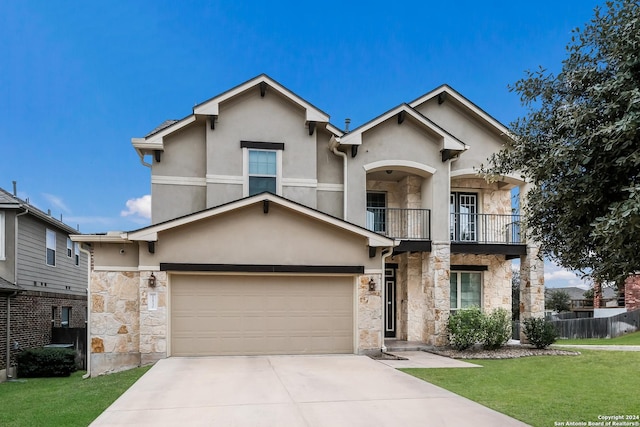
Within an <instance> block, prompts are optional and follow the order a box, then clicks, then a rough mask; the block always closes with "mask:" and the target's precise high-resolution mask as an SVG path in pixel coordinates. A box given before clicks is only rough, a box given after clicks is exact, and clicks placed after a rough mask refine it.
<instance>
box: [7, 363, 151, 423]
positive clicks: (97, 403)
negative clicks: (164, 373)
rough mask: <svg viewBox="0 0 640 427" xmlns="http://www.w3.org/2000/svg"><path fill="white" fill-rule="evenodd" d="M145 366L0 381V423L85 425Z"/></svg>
mask: <svg viewBox="0 0 640 427" xmlns="http://www.w3.org/2000/svg"><path fill="white" fill-rule="evenodd" d="M149 368H150V367H149V366H146V367H143V368H135V369H131V370H129V371H124V372H118V373H116V374H111V375H104V376H100V377H96V378H89V379H86V380H83V379H82V375H83V374H84V372H82V371H79V372H75V373H73V374H71V376H70V377H66V378H28V379H22V380H18V381H16V382H5V383H2V384H0V402H2V405H1V406H2V410H0V426H3V427H9V426H20V427H23V426H87V425H89V424H90V423H91V422H92V421H93V420H95V419H96V418H97V417H98V415H100V414H101V413H102V411H104V410H105V409H107V407H108V406H109V405H111V404H112V403H113V402H114V401H115V400H116V399H117V398H118V397H119V396H120V395H121V394H122V393H124V392H125V391H126V390H127V389H128V388H129V387H131V385H132V384H133V383H135V382H136V381H137V380H138V378H140V377H141V376H142V374H144V373H145V372H147V371H148V370H149Z"/></svg>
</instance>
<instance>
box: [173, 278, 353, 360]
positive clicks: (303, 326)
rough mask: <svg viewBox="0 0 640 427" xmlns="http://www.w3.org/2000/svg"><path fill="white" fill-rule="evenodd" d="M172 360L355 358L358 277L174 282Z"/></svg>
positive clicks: (193, 279)
mask: <svg viewBox="0 0 640 427" xmlns="http://www.w3.org/2000/svg"><path fill="white" fill-rule="evenodd" d="M170 286H171V302H170V304H171V354H172V355H173V356H205V355H256V354H322V353H353V289H354V285H353V278H352V277H306V276H297V277H291V276H206V275H171V284H170Z"/></svg>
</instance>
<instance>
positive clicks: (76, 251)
mask: <svg viewBox="0 0 640 427" xmlns="http://www.w3.org/2000/svg"><path fill="white" fill-rule="evenodd" d="M73 253H74V257H75V262H76V265H80V244H79V243H78V242H75V243H74V244H73Z"/></svg>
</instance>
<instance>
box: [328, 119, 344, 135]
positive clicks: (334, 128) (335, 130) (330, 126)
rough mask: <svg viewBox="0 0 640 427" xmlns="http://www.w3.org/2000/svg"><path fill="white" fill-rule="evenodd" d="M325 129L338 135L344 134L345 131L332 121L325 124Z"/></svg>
mask: <svg viewBox="0 0 640 427" xmlns="http://www.w3.org/2000/svg"><path fill="white" fill-rule="evenodd" d="M325 129H327V130H328V131H329V132H331V133H332V134H334V135H335V136H337V137H340V136H342V135H344V132H343V131H341V130H340V129H339V128H338V127H337V126H334V125H332V124H331V123H328V122H327V124H326V125H325Z"/></svg>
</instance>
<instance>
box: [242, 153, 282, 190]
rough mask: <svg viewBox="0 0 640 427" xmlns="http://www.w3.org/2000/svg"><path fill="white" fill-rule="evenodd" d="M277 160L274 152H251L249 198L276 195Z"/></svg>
mask: <svg viewBox="0 0 640 427" xmlns="http://www.w3.org/2000/svg"><path fill="white" fill-rule="evenodd" d="M276 180H277V159H276V152H275V151H273V150H249V196H253V195H254V194H258V193H263V192H265V191H266V192H269V193H273V194H276V188H277V186H276Z"/></svg>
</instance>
